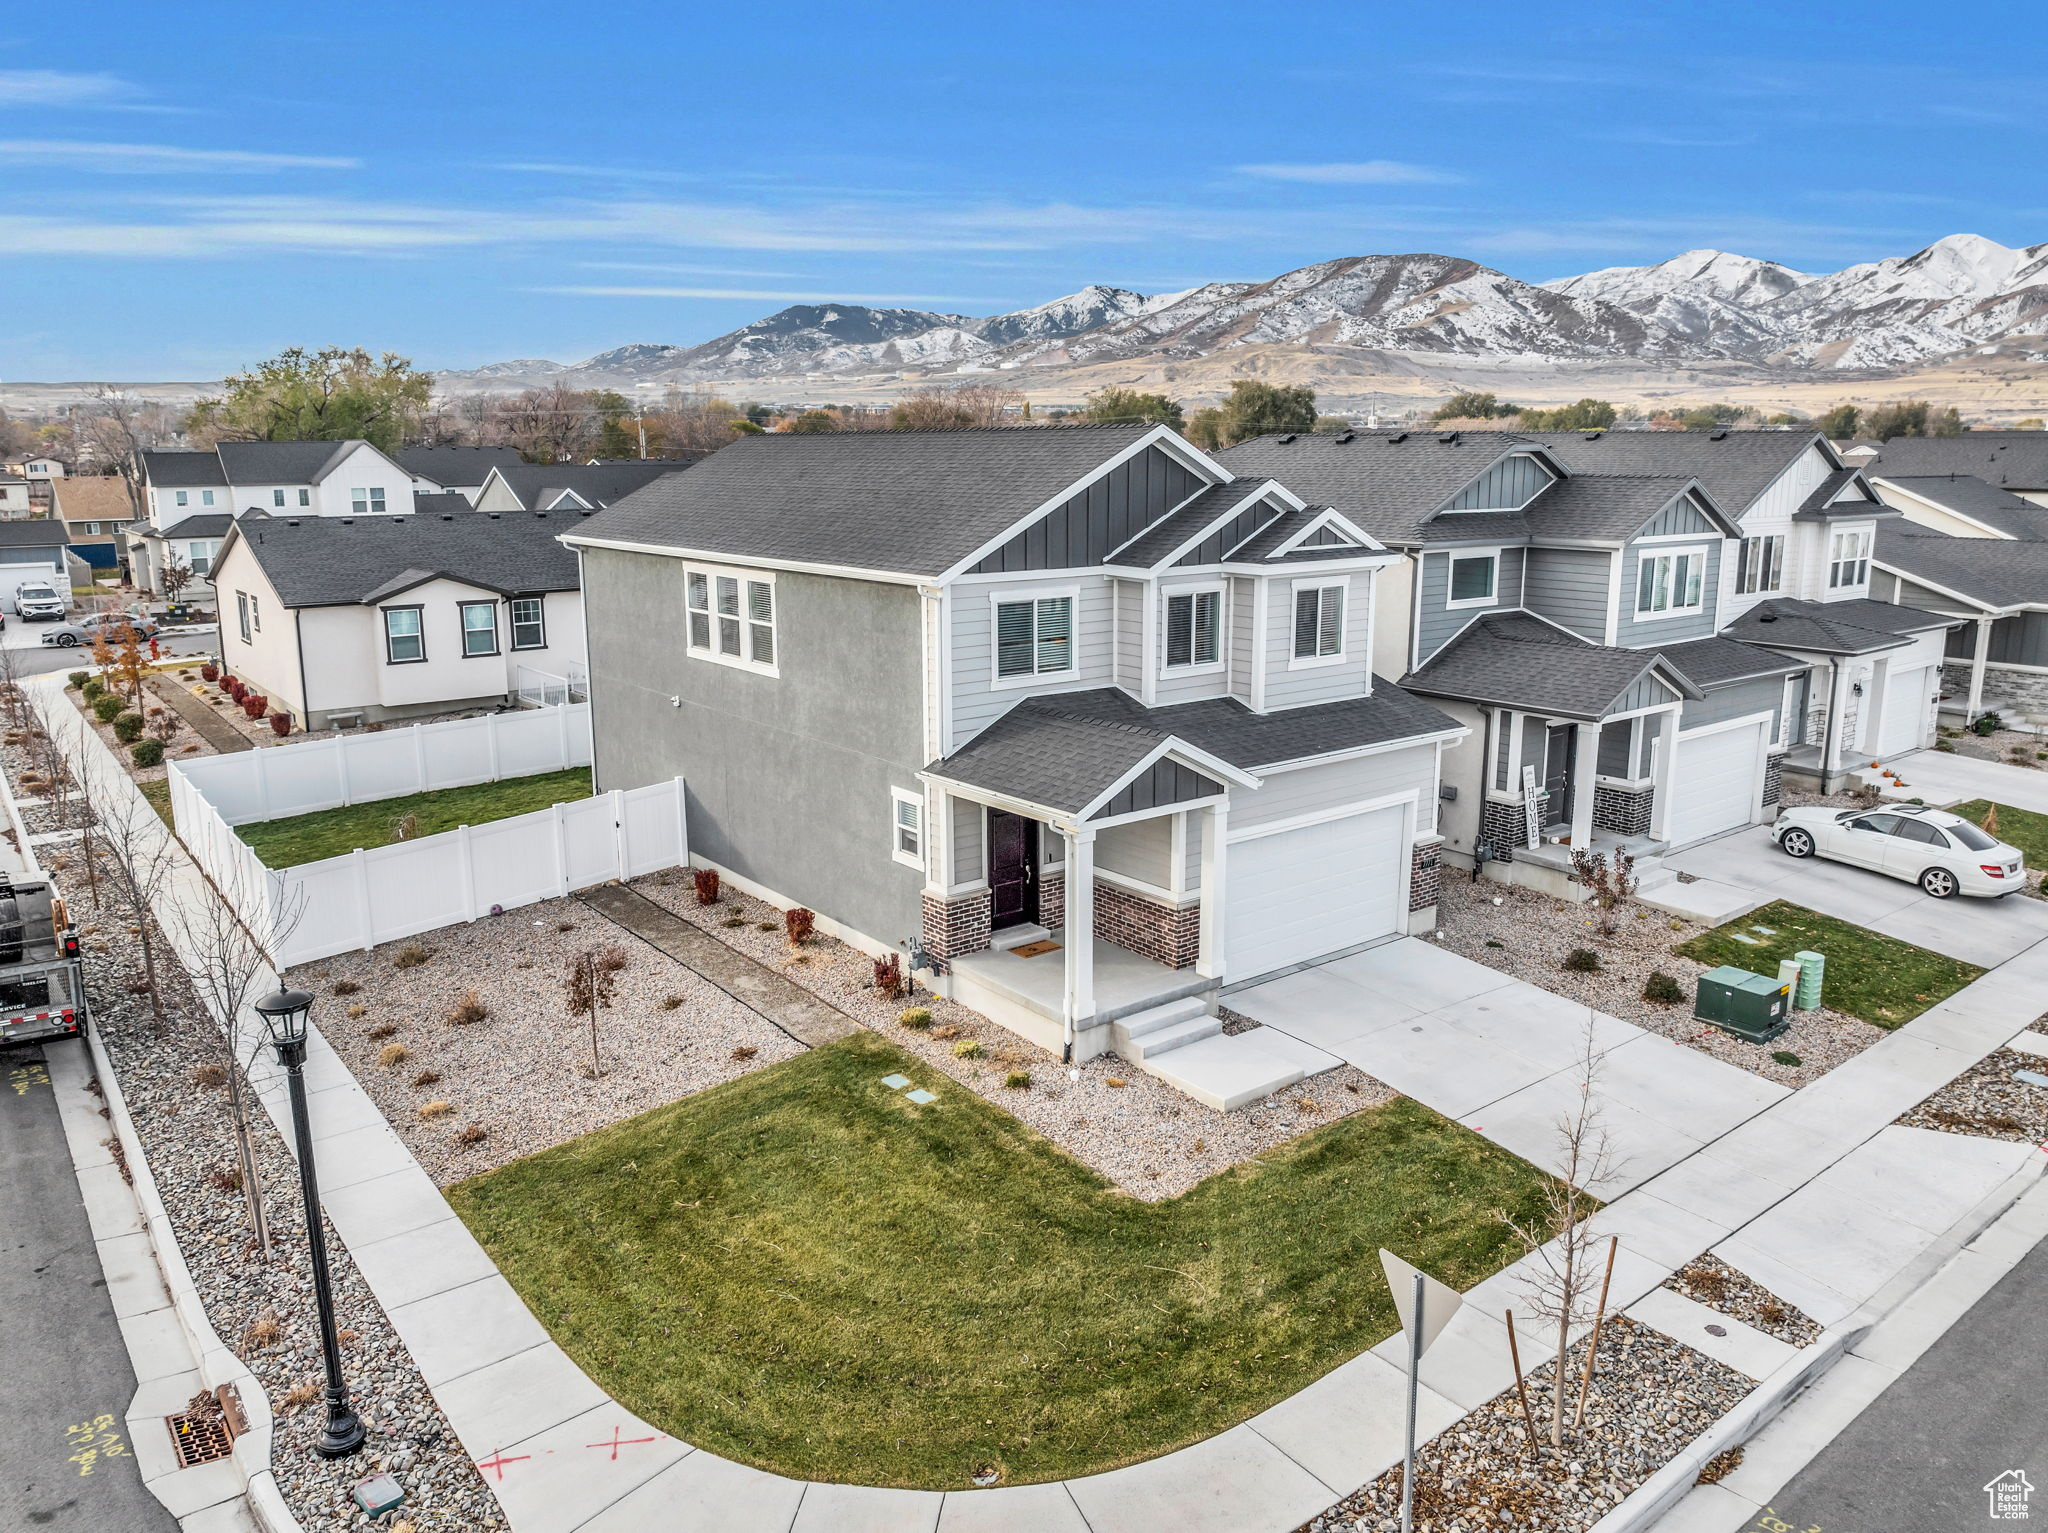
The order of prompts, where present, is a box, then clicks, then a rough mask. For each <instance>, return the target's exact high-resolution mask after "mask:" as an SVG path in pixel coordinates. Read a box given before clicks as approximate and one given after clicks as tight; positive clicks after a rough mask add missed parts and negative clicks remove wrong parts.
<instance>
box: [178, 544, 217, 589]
mask: <svg viewBox="0 0 2048 1533" xmlns="http://www.w3.org/2000/svg"><path fill="white" fill-rule="evenodd" d="M219 546H220V545H219V544H218V543H210V542H209V543H187V544H186V545H185V563H186V564H187V565H189V566H190V567H191V570H192V573H193V574H194V575H197V576H198V577H199V578H200V579H201V580H204V579H205V578H206V574H207V571H209V570H211V569H212V568H213V553H214V550H215V549H216V548H218V547H219Z"/></svg>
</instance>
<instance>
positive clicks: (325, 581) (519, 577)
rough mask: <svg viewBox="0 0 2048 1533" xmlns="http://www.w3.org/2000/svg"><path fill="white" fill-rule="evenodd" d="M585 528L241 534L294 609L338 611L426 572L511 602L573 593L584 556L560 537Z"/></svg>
mask: <svg viewBox="0 0 2048 1533" xmlns="http://www.w3.org/2000/svg"><path fill="white" fill-rule="evenodd" d="M583 521H584V518H583V517H581V516H579V515H577V514H575V513H573V512H563V511H554V512H532V511H508V512H506V513H505V514H504V515H502V516H493V515H490V514H488V513H486V512H482V511H465V512H460V513H452V514H448V515H443V516H402V515H401V516H310V517H290V518H285V517H268V518H264V519H262V520H260V521H259V520H244V521H243V522H241V523H240V524H239V525H238V526H237V527H236V529H235V536H236V538H237V540H238V541H240V542H242V543H243V544H245V545H246V546H247V548H248V550H249V552H250V553H251V554H252V555H253V556H254V557H255V559H256V562H257V563H258V564H259V565H261V566H262V568H263V573H264V574H265V575H266V576H267V577H268V578H269V580H270V583H271V585H272V586H273V587H275V588H276V590H277V595H278V599H279V600H280V601H282V602H283V603H284V604H285V605H286V606H287V607H329V606H338V605H341V604H343V603H352V602H365V601H374V600H375V599H376V594H375V593H377V592H379V591H382V590H385V589H386V588H387V587H390V586H392V584H393V583H394V582H397V581H399V580H400V577H417V576H419V575H421V574H427V575H435V574H440V575H446V576H448V577H449V578H450V579H453V580H461V581H466V582H468V583H469V584H471V585H476V586H481V587H483V588H484V589H486V590H491V591H497V592H499V593H501V594H503V595H514V594H519V593H526V592H538V591H573V590H575V589H576V584H577V576H576V555H575V554H574V553H572V552H571V551H570V550H569V549H567V548H565V547H563V546H562V544H561V543H560V542H559V541H558V540H559V539H560V537H561V535H562V534H563V533H565V532H569V531H572V530H574V528H575V527H576V526H578V525H579V524H580V523H582V522H583ZM405 583H407V584H411V583H416V581H415V580H413V579H408V580H407V581H406V582H405Z"/></svg>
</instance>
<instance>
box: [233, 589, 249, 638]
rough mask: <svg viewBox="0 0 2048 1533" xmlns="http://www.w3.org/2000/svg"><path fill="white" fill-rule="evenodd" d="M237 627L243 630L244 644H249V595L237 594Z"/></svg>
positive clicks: (244, 592)
mask: <svg viewBox="0 0 2048 1533" xmlns="http://www.w3.org/2000/svg"><path fill="white" fill-rule="evenodd" d="M235 626H236V627H237V628H238V629H240V630H241V634H242V642H243V643H244V644H247V643H248V642H249V593H248V592H246V591H237V592H235Z"/></svg>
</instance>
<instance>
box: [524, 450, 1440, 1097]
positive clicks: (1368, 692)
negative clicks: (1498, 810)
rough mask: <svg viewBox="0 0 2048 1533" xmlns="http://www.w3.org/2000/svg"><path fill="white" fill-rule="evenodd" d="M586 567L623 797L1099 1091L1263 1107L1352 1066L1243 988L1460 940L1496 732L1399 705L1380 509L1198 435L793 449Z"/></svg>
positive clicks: (708, 857) (599, 745)
mask: <svg viewBox="0 0 2048 1533" xmlns="http://www.w3.org/2000/svg"><path fill="white" fill-rule="evenodd" d="M564 541H565V542H567V543H569V544H570V545H571V546H572V547H574V548H576V549H577V550H578V552H579V554H580V555H581V558H582V561H583V587H584V593H585V599H586V603H587V611H588V613H589V664H590V690H591V697H592V703H593V708H594V731H595V738H596V773H597V780H598V782H599V784H600V785H601V786H602V787H604V788H613V787H619V788H624V787H631V786H634V785H637V784H641V783H648V782H655V781H662V780H666V779H669V778H673V777H678V776H679V777H681V778H683V779H684V780H685V782H686V784H687V800H688V807H687V813H688V817H689V830H690V840H691V855H692V859H693V860H694V861H696V862H699V863H700V864H703V865H707V866H713V867H717V868H718V869H720V870H721V872H722V873H723V874H724V875H725V876H726V877H727V878H729V879H730V880H731V881H732V882H734V883H735V884H736V885H737V886H739V887H741V888H743V889H745V890H748V891H749V892H752V893H756V894H758V895H760V896H762V897H764V898H767V899H769V900H772V901H774V902H776V903H779V904H783V905H790V904H800V905H804V906H807V907H808V908H810V909H811V910H813V911H815V912H816V913H817V915H818V918H819V924H820V926H821V928H823V929H825V930H828V931H830V932H833V933H834V934H836V935H839V936H842V937H843V938H845V939H846V940H848V941H850V942H853V943H854V944H856V945H858V946H861V947H863V948H865V949H867V950H869V951H871V952H875V953H878V954H879V953H886V952H891V951H895V952H906V951H907V952H909V953H911V954H913V955H914V962H915V963H916V964H917V965H918V966H919V967H921V968H923V969H924V970H925V972H926V973H927V974H928V975H929V977H930V979H931V981H932V983H933V984H934V985H935V986H936V987H937V988H939V989H940V990H941V991H942V992H943V993H946V994H949V995H951V996H952V997H954V998H955V999H958V1000H960V1001H962V1002H963V1003H965V1004H968V1005H971V1006H973V1007H975V1008H976V1009H978V1010H980V1011H983V1012H985V1013H986V1014H987V1015H989V1016H991V1017H993V1018H995V1019H996V1020H998V1021H1000V1022H1002V1023H1004V1024H1005V1025H1007V1026H1010V1027H1012V1028H1014V1029H1016V1030H1017V1031H1019V1032H1021V1033H1023V1034H1025V1035H1026V1036H1028V1037H1031V1038H1033V1039H1034V1040H1036V1041H1039V1042H1041V1043H1044V1044H1046V1045H1047V1046H1049V1047H1054V1048H1058V1049H1061V1050H1063V1051H1064V1052H1065V1053H1066V1054H1067V1055H1068V1056H1069V1057H1073V1058H1084V1057H1087V1056H1090V1055H1093V1054H1096V1053H1100V1052H1102V1051H1104V1050H1107V1049H1115V1050H1117V1051H1118V1052H1120V1053H1122V1054H1124V1055H1125V1057H1126V1058H1129V1059H1131V1060H1132V1062H1133V1063H1139V1064H1142V1066H1143V1068H1145V1069H1148V1070H1151V1071H1153V1072H1154V1073H1156V1074H1159V1075H1161V1076H1163V1077H1165V1078H1166V1079H1168V1080H1170V1081H1173V1082H1175V1083H1176V1084H1178V1085H1180V1086H1181V1087H1182V1088H1183V1089H1184V1090H1187V1091H1189V1092H1190V1093H1191V1094H1193V1095H1196V1096H1197V1097H1199V1098H1201V1099H1202V1100H1204V1101H1209V1102H1211V1103H1212V1104H1215V1105H1223V1106H1234V1105H1237V1104H1238V1103H1241V1102H1243V1101H1247V1100H1252V1099H1255V1098H1256V1097H1258V1096H1262V1095H1264V1094H1266V1093H1268V1092H1270V1091H1272V1090H1276V1089H1278V1088H1279V1087H1281V1086H1284V1085H1287V1084H1290V1083H1291V1082H1292V1081H1294V1080H1298V1079H1300V1078H1301V1076H1302V1074H1303V1073H1305V1067H1308V1066H1310V1065H1313V1067H1315V1068H1321V1066H1320V1065H1317V1064H1314V1062H1312V1061H1304V1060H1302V1059H1300V1058H1297V1057H1293V1056H1292V1055H1289V1056H1287V1057H1283V1056H1281V1055H1280V1054H1278V1053H1275V1052H1270V1051H1268V1050H1267V1049H1266V1048H1264V1047H1261V1046H1260V1044H1259V1043H1258V1042H1257V1041H1256V1040H1255V1039H1254V1038H1253V1037H1251V1036H1250V1035H1240V1036H1231V1037H1226V1036H1223V1035H1222V1034H1221V1024H1220V1022H1218V1020H1217V1019H1216V1018H1215V1017H1214V1015H1213V1004H1214V999H1215V997H1216V995H1217V993H1218V992H1219V991H1220V989H1221V988H1222V986H1223V985H1224V984H1226V983H1236V982H1239V981H1243V980H1249V979H1254V978H1258V977H1261V976H1264V975H1270V974H1274V973H1277V972H1281V971H1284V970H1287V969H1289V968H1292V967H1295V966H1298V965H1301V964H1304V963H1308V962H1313V961H1316V960H1319V959H1322V958H1326V957H1330V956H1333V955H1335V954H1338V953H1341V952H1345V951H1349V950H1351V949H1353V948H1356V947H1360V946H1363V945H1366V944H1368V943H1371V942H1374V941H1378V940H1381V939H1383V938H1385V937H1387V936H1390V935H1394V934H1398V933H1402V932H1410V931H1417V930H1425V929H1427V928H1428V927H1430V926H1431V925H1432V924H1433V922H1434V906H1435V889H1436V860H1437V859H1436V846H1437V844H1438V835H1437V824H1436V810H1437V804H1438V791H1437V790H1438V782H1439V776H1438V758H1439V754H1440V752H1441V751H1442V749H1443V748H1444V747H1446V746H1451V745H1455V744H1456V743H1457V742H1458V741H1459V740H1461V739H1462V738H1463V737H1464V734H1465V730H1464V728H1463V727H1462V726H1461V725H1460V724H1459V723H1458V722H1457V721H1456V720H1454V719H1453V718H1451V717H1450V716H1449V715H1448V714H1446V713H1445V712H1444V711H1442V710H1441V709H1439V708H1437V707H1434V706H1432V705H1430V704H1428V703H1425V702H1423V701H1421V700H1419V699H1417V698H1415V697H1413V696H1411V695H1410V694H1409V693H1408V692H1406V691H1405V690H1403V689H1402V688H1400V687H1397V686H1395V685H1393V684H1391V683H1389V682H1387V681H1386V680H1384V679H1383V678H1381V677H1377V676H1375V675H1374V670H1375V659H1376V657H1375V644H1376V633H1377V630H1378V626H1379V625H1378V622H1377V618H1378V614H1377V611H1376V606H1375V585H1376V581H1377V579H1378V577H1379V575H1380V573H1381V571H1382V570H1384V569H1385V568H1386V567H1387V566H1389V565H1390V564H1392V563H1394V562H1396V556H1395V555H1394V554H1392V553H1390V552H1389V551H1388V550H1387V549H1386V548H1384V547H1383V546H1382V545H1381V544H1380V543H1379V542H1378V541H1377V540H1376V539H1374V538H1373V537H1371V536H1370V535H1368V534H1367V533H1366V532H1365V531H1364V530H1362V528H1361V527H1360V525H1359V523H1358V521H1357V520H1356V519H1355V518H1354V516H1353V515H1352V513H1351V510H1350V508H1348V507H1345V506H1342V505H1332V504H1330V503H1327V502H1323V501H1315V502H1311V501H1309V500H1306V499H1304V498H1303V497H1302V496H1300V495H1298V494H1296V493H1295V492H1294V491H1293V490H1292V489H1290V488H1289V487H1288V486H1287V484H1286V483H1285V482H1284V481H1282V480H1280V479H1277V478H1271V477H1266V476H1264V475H1258V474H1252V475H1244V474H1237V473H1233V471H1232V470H1231V469H1230V468H1228V467H1226V466H1225V465H1224V464H1222V463H1221V462H1219V461H1218V460H1217V459H1216V458H1214V457H1211V456H1210V455H1208V454H1206V453H1203V452H1201V451H1200V450H1198V449H1197V448H1195V447H1194V446H1192V445H1191V444H1190V443H1188V442H1187V441H1186V440H1184V439H1183V438H1181V437H1180V436H1178V435H1176V434H1175V433H1173V432H1172V431H1170V430H1167V429H1166V428H1163V427H1141V426H1116V427H1094V426H1089V427H1041V428H1030V429H1006V430H962V431H930V432H923V431H920V432H870V433H845V434H836V435H817V436H793V435H768V436H757V437H747V438H742V439H741V440H739V441H737V442H735V443H733V444H731V445H729V446H727V447H725V448H723V449H722V450H720V451H719V452H718V453H716V454H714V455H713V456H711V457H710V458H708V459H706V460H705V461H704V462H702V463H701V464H699V465H698V466H696V467H694V468H692V469H691V470H690V472H688V473H687V474H681V475H674V476H670V477H667V478H664V479H661V480H659V481H657V482H655V483H653V484H650V485H648V486H647V487H646V488H644V489H642V490H640V491H638V492H637V493H635V494H632V495H629V496H627V497H626V498H625V499H623V500H621V501H620V502H619V503H618V504H616V505H614V506H613V507H612V508H611V509H610V510H608V511H604V512H601V513H599V514H598V515H596V516H593V517H591V518H590V519H589V520H588V521H586V522H584V523H583V524H582V525H581V526H579V527H578V528H576V529H575V531H574V533H573V534H572V535H570V536H568V537H567V538H565V539H564ZM1405 658H1406V657H1405V655H1403V654H1400V653H1396V654H1395V655H1393V656H1392V657H1391V658H1390V660H1389V661H1388V665H1390V666H1391V667H1393V668H1396V669H1398V668H1401V667H1402V666H1403V664H1404V663H1405ZM1384 668H1385V667H1382V669H1384ZM1020 954H1024V955H1029V956H1020Z"/></svg>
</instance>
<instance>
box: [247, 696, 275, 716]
mask: <svg viewBox="0 0 2048 1533" xmlns="http://www.w3.org/2000/svg"><path fill="white" fill-rule="evenodd" d="M269 707H270V699H269V698H267V697H265V696H264V695H263V694H262V693H261V692H250V693H247V694H246V695H245V696H244V697H243V698H242V712H243V713H244V714H245V715H246V716H248V717H249V718H252V719H260V718H262V717H263V715H264V712H265V711H266V710H267V709H268V708H269Z"/></svg>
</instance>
